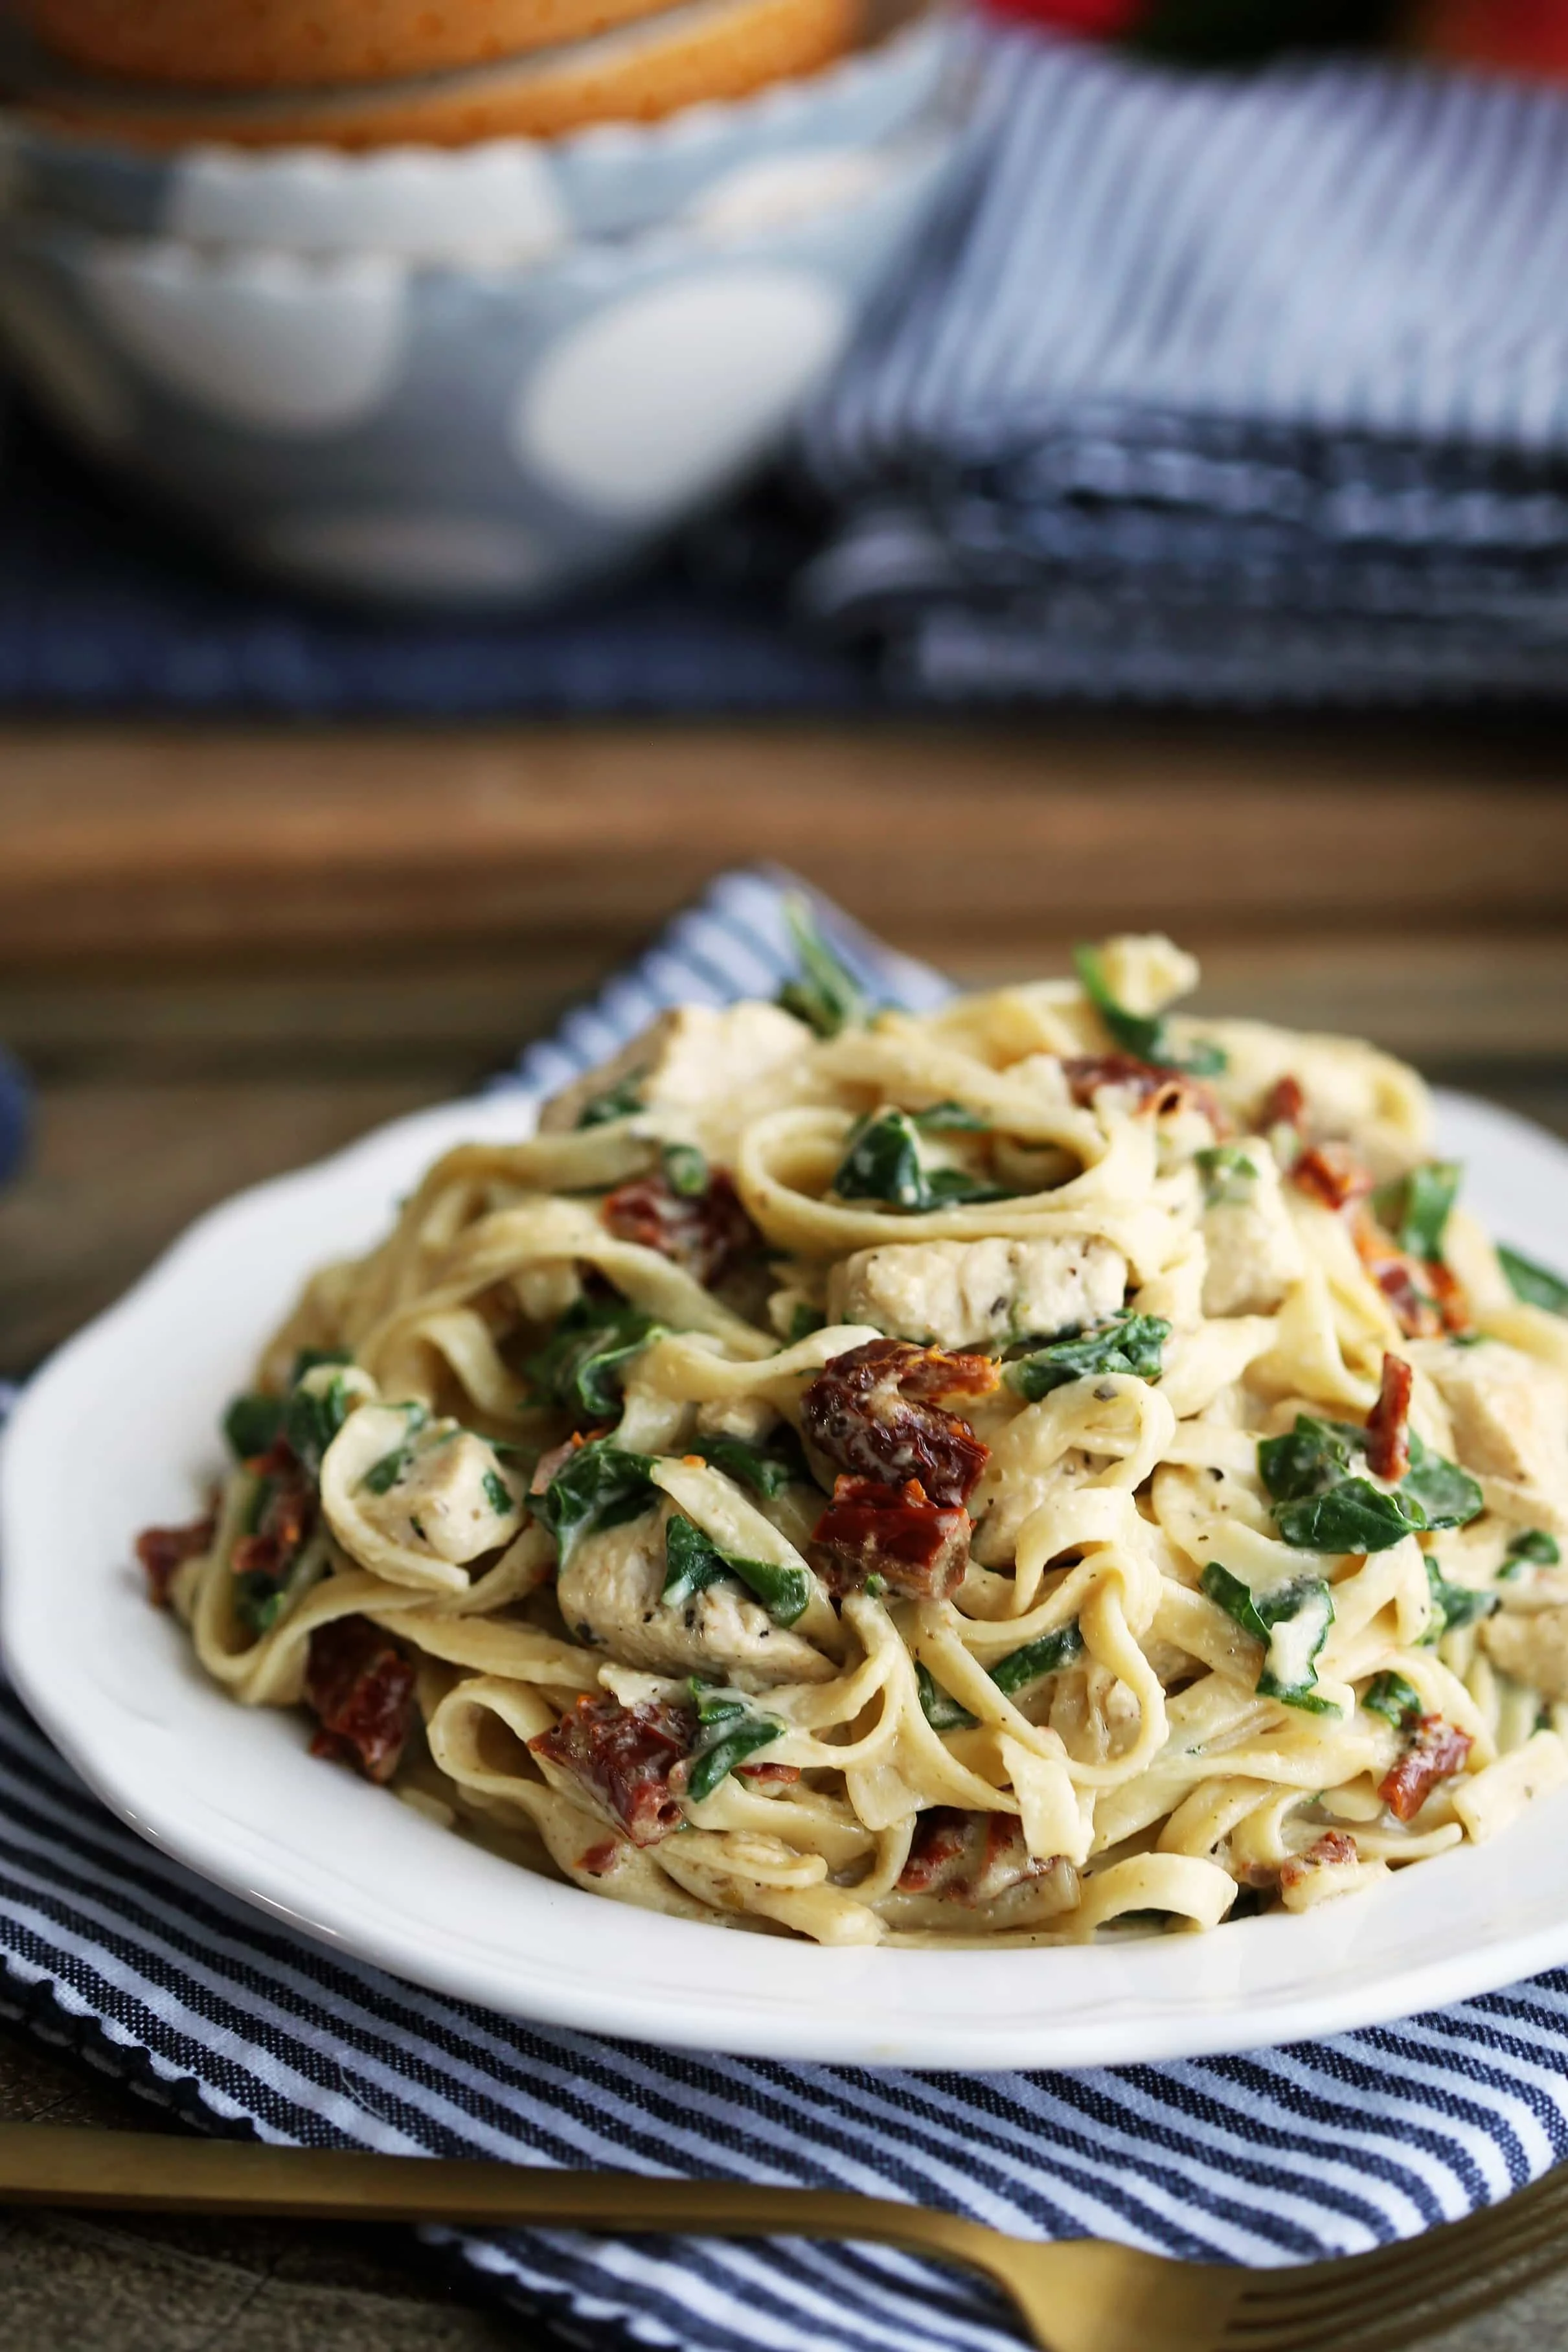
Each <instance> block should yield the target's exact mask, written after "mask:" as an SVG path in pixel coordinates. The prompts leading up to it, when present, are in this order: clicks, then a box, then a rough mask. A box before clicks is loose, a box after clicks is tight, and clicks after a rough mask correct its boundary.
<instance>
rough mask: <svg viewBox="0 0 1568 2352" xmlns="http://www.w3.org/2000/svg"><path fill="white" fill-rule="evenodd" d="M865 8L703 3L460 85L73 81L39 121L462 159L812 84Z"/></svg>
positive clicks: (41, 99) (171, 143)
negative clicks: (148, 85) (176, 90)
mask: <svg viewBox="0 0 1568 2352" xmlns="http://www.w3.org/2000/svg"><path fill="white" fill-rule="evenodd" d="M861 30H862V0H695V5H688V6H685V7H682V8H678V9H674V10H671V11H669V12H668V13H666V14H664V15H662V16H658V17H656V18H651V19H649V20H648V21H646V22H645V23H643V24H640V25H632V26H623V27H622V28H621V29H620V30H618V31H616V32H613V33H609V34H605V35H603V36H601V37H599V38H598V39H595V40H591V41H581V42H575V43H572V44H570V45H568V46H565V47H559V48H556V49H553V50H549V51H547V52H544V53H536V54H534V55H532V56H525V57H523V58H514V59H510V60H508V61H507V63H505V64H502V65H497V66H491V67H487V68H481V69H477V70H474V71H470V72H467V73H461V74H444V75H436V76H431V77H427V78H424V79H419V80H414V81H405V82H396V83H391V84H383V85H380V86H376V85H364V86H359V87H356V88H354V89H343V90H340V91H335V92H332V93H325V92H311V93H308V94H304V93H298V92H296V93H291V94H288V95H287V96H283V95H279V96H276V97H270V98H259V99H253V100H232V99H230V100H225V99H222V98H214V97H204V96H203V95H201V94H198V93H195V92H190V93H182V94H181V95H180V96H178V97H176V96H175V95H173V94H172V93H171V94H169V95H167V96H161V95H154V94H153V93H152V92H147V91H143V90H140V89H137V90H131V89H126V90H125V91H123V93H122V92H121V91H119V90H116V89H113V88H112V87H111V86H110V85H107V84H104V83H89V82H85V81H83V82H77V81H74V80H72V79H70V78H69V77H68V76H62V77H61V78H60V79H59V81H58V82H57V83H55V84H52V85H45V86H42V87H39V88H37V89H34V90H33V92H32V93H31V94H30V95H29V96H28V97H27V98H26V100H25V101H24V104H23V110H24V111H25V112H26V115H27V116H28V118H29V119H30V120H32V121H37V122H40V123H43V124H46V125H48V126H51V127H57V128H66V129H69V130H72V131H86V132H89V133H92V134H94V135H97V136H99V137H102V138H106V139H112V140H115V141H117V142H120V143H122V144H126V145H131V146H141V147H150V148H169V147H179V146H184V145H187V144H190V143H192V142H202V141H212V140H216V141H221V142H227V143H229V144H233V145H239V146H246V147H279V146H295V145H300V144H307V145H310V144H321V145H329V146H337V147H344V148H373V147H388V146H401V145H408V144H413V145H426V146H443V147H457V146H465V145H468V144H470V143H472V142H475V141H477V140H484V139H505V138H550V137H554V136H556V135H558V134H559V133H562V132H566V131H577V130H580V129H582V128H584V127H585V126H586V125H588V124H590V123H596V122H612V121H653V120H655V119H656V118H658V117H659V116H661V115H665V114H673V113H674V112H675V110H677V109H678V108H681V107H684V106H691V105H695V104H697V103H699V102H701V101H702V100H711V99H737V98H744V97H746V96H747V95H748V94H749V93H750V92H751V91H753V90H756V89H762V88H763V87H764V86H765V85H767V84H768V83H769V82H774V81H779V80H782V79H786V78H788V77H790V76H796V75H801V74H810V73H814V72H817V71H819V70H820V69H821V68H823V67H825V66H828V65H831V63H832V61H833V60H834V58H838V57H841V55H842V54H843V53H844V52H845V51H846V50H847V49H849V48H851V47H852V46H853V45H854V43H855V42H856V40H857V39H858V37H860V33H861Z"/></svg>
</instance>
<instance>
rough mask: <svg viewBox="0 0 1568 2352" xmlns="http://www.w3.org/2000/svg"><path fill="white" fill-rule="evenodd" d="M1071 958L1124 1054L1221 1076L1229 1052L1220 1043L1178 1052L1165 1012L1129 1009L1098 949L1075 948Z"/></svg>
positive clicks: (1169, 1067) (1165, 1067) (1190, 1072)
mask: <svg viewBox="0 0 1568 2352" xmlns="http://www.w3.org/2000/svg"><path fill="white" fill-rule="evenodd" d="M1072 961H1073V962H1074V963H1075V964H1076V965H1077V967H1078V977H1079V979H1080V981H1081V982H1082V986H1083V993H1084V995H1085V996H1086V997H1087V998H1088V999H1089V1002H1090V1003H1091V1004H1092V1006H1093V1007H1094V1010H1095V1012H1096V1013H1098V1014H1099V1015H1100V1018H1101V1020H1102V1021H1103V1023H1104V1024H1105V1026H1106V1028H1107V1029H1108V1030H1109V1031H1110V1033H1111V1035H1112V1037H1113V1040H1114V1042H1115V1043H1116V1044H1117V1045H1120V1047H1121V1048H1122V1051H1123V1052H1124V1054H1131V1055H1134V1056H1135V1058H1136V1059H1137V1060H1138V1061H1140V1062H1152V1063H1153V1064H1154V1065H1155V1067H1156V1068H1159V1069H1163V1070H1183V1071H1185V1072H1186V1075H1187V1076H1189V1077H1194V1078H1212V1077H1218V1075H1219V1073H1220V1072H1221V1071H1222V1070H1223V1069H1225V1068H1227V1067H1228V1060H1227V1056H1226V1055H1225V1054H1224V1052H1223V1051H1222V1050H1221V1048H1220V1047H1219V1046H1218V1045H1207V1044H1202V1045H1195V1046H1194V1047H1193V1049H1192V1051H1191V1052H1190V1053H1189V1054H1188V1055H1186V1057H1185V1058H1184V1057H1183V1056H1182V1055H1179V1054H1177V1052H1176V1048H1175V1047H1174V1046H1173V1045H1172V1044H1171V1041H1170V1036H1169V1034H1168V1032H1167V1031H1166V1023H1165V1015H1164V1014H1163V1013H1130V1012H1129V1011H1128V1010H1127V1007H1126V1006H1125V1005H1124V1004H1123V1003H1119V1002H1118V1000H1117V999H1116V998H1115V997H1114V996H1113V994H1112V992H1111V987H1110V983H1109V982H1108V981H1107V980H1106V978H1105V972H1104V967H1103V965H1102V963H1101V961H1100V954H1099V950H1098V949H1096V948H1091V947H1077V948H1074V949H1073V950H1072Z"/></svg>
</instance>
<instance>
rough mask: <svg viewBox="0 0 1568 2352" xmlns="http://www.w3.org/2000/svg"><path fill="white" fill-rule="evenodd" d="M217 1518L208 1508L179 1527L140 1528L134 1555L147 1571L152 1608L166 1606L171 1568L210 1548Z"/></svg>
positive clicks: (174, 1568) (173, 1568) (215, 1530)
mask: <svg viewBox="0 0 1568 2352" xmlns="http://www.w3.org/2000/svg"><path fill="white" fill-rule="evenodd" d="M217 1524H218V1523H217V1520H216V1519H215V1518H214V1516H213V1514H212V1513H211V1512H210V1511H209V1512H208V1514H207V1516H206V1517H205V1518H204V1519H189V1520H187V1521H186V1523H185V1525H184V1526H183V1527H182V1528H142V1530H141V1534H140V1535H139V1536H138V1537H137V1538H136V1557H137V1559H139V1560H140V1561H141V1566H142V1567H143V1569H144V1570H146V1573H147V1591H148V1595H149V1597H150V1599H151V1600H152V1605H153V1607H154V1608H155V1609H166V1608H167V1607H168V1606H169V1587H170V1585H171V1584H172V1581H173V1577H174V1571H175V1570H176V1569H177V1568H183V1566H184V1564H185V1562H186V1561H187V1560H188V1559H195V1558H196V1556H197V1555H198V1553H200V1552H204V1551H210V1550H211V1549H212V1543H213V1538H214V1535H215V1534H216V1532H217Z"/></svg>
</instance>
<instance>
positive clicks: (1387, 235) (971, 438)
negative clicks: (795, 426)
mask: <svg viewBox="0 0 1568 2352" xmlns="http://www.w3.org/2000/svg"><path fill="white" fill-rule="evenodd" d="M971 67H972V70H973V72H974V73H975V75H976V76H977V81H978V97H977V113H976V121H975V126H974V131H973V136H972V139H971V142H970V148H969V152H968V157H967V165H966V168H965V170H964V172H963V173H962V175H961V176H960V178H959V180H958V182H957V183H956V186H955V188H954V191H953V193H952V196H951V199H950V201H949V203H948V205H947V209H946V214H945V215H944V217H943V219H942V221H941V223H940V224H939V226H938V227H937V229H936V231H935V232H934V233H932V234H930V235H928V236H927V237H926V238H925V241H924V243H923V246H922V249H921V254H920V257H919V258H918V261H917V263H916V264H915V281H914V283H913V286H911V285H910V284H909V283H907V282H906V283H905V284H904V285H903V286H901V287H900V288H899V289H896V299H892V298H890V299H889V300H888V301H887V302H886V303H885V304H884V305H883V309H882V310H881V312H880V314H879V315H878V316H877V317H876V318H874V319H873V320H872V321H870V322H869V323H868V327H867V331H866V332H865V334H864V335H863V336H862V339H861V341H860V343H859V344H858V346H857V348H856V349H855V351H854V352H852V355H851V358H850V360H849V362H847V363H846V365H845V367H844V368H843V369H842V370H841V373H840V374H839V376H838V378H837V380H836V381H835V383H834V384H833V386H832V387H831V390H830V392H829V393H828V394H827V395H826V396H825V397H824V398H823V400H822V401H821V403H820V404H819V405H818V406H817V408H816V410H815V412H814V413H813V414H812V415H811V416H810V419H809V420H808V425H807V454H808V463H809V467H810V471H811V473H812V475H813V477H814V478H815V480H816V482H817V484H818V486H819V487H820V488H821V489H822V490H824V491H825V492H826V493H827V495H828V497H829V498H830V499H831V501H832V503H833V506H834V508H835V510H836V511H837V513H838V515H839V518H840V519H839V523H838V527H837V529H836V530H835V532H834V534H833V536H832V538H831V542H830V544H829V545H828V547H827V548H826V550H825V551H823V552H822V553H821V556H820V557H819V558H818V559H817V560H816V562H814V563H813V564H812V565H811V566H810V570H809V571H808V572H807V574H806V575H805V578H804V580H803V582H802V584H801V594H802V598H803V601H804V604H805V606H806V608H807V610H808V611H810V613H811V614H814V615H815V616H816V617H817V618H818V619H819V620H820V621H826V622H828V623H830V624H831V625H834V626H836V627H837V628H839V629H840V630H841V631H843V632H846V633H851V634H869V635H876V636H880V637H881V638H882V639H883V641H884V643H885V644H886V645H887V646H889V647H890V649H891V652H892V656H893V661H892V674H893V676H894V678H895V679H896V680H897V681H898V682H899V683H901V684H904V685H905V686H913V687H915V688H918V689H920V690H923V691H924V692H925V693H927V694H934V695H936V696H937V697H939V698H959V697H986V696H1004V697H1005V696H1030V695H1034V696H1047V695H1049V696H1057V695H1061V694H1064V693H1065V694H1072V693H1078V694H1082V695H1086V696H1092V697H1110V696H1113V695H1115V696H1129V695H1130V696H1139V695H1142V696H1146V697H1159V698H1168V697H1170V696H1173V695H1174V696H1177V697H1182V696H1186V697H1190V698H1194V699H1214V698H1220V699H1228V698H1240V699H1260V698H1264V699H1266V698H1298V699H1317V698H1353V699H1363V698H1389V697H1395V698H1399V697H1406V696H1408V697H1416V696H1423V697H1430V696H1433V695H1442V694H1452V695H1470V694H1477V693H1482V694H1534V695H1561V694H1563V692H1564V691H1568V310H1565V309H1564V306H1563V300H1562V287H1563V272H1564V268H1568V96H1564V95H1563V93H1561V92H1558V91H1554V90H1548V89H1525V88H1522V87H1515V86H1513V85H1511V84H1509V83H1506V82H1501V81H1485V80H1480V79H1467V78H1465V77H1463V76H1460V75H1457V74H1450V73H1446V72H1439V71H1437V70H1433V69H1429V68H1419V67H1415V66H1409V65H1401V64H1390V63H1385V62H1374V61H1371V60H1366V59H1358V60H1354V61H1333V62H1328V63H1315V64H1301V63H1295V62H1290V61H1286V62H1283V63H1280V64H1276V65H1274V66H1271V67H1269V68H1265V69H1263V70H1260V71H1257V72H1254V73H1250V74H1245V75H1238V74H1229V73H1226V74H1220V73H1193V72H1182V71H1179V70H1176V69H1174V68H1164V67H1158V66H1155V65H1150V64H1145V63H1141V62H1137V61H1135V60H1134V59H1131V58H1127V57H1125V56H1119V55H1116V54H1113V53H1109V52H1104V51H1101V50H1097V49H1094V48H1092V47H1087V46H1085V45H1082V44H1076V43H1064V42H1059V41H1054V40H1051V39H1049V38H1046V37H1041V36H1040V35H1037V34H1035V33H1032V32H1030V31H1026V30H1008V31H986V32H977V34H976V35H975V37H974V41H973V48H972V56H971Z"/></svg>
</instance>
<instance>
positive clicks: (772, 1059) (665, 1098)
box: [539, 1003, 811, 1135]
mask: <svg viewBox="0 0 1568 2352" xmlns="http://www.w3.org/2000/svg"><path fill="white" fill-rule="evenodd" d="M810 1043H811V1033H810V1030H809V1029H808V1028H807V1027H806V1025H805V1024H804V1022H802V1021H797V1020H796V1019H795V1017H794V1015H793V1014H792V1013H785V1012H783V1011H781V1010H780V1008H779V1006H778V1005H777V1004H762V1003H742V1004H730V1005H727V1006H725V1007H724V1009H723V1010H722V1011H718V1010H716V1009H715V1008H714V1007H713V1006H712V1005H707V1004H685V1005H682V1006H681V1007H680V1009H679V1011H677V1012H673V1013H661V1014H660V1015H659V1018H658V1019H657V1020H656V1021H655V1022H654V1023H653V1025H652V1027H651V1028H648V1029H644V1030H643V1034H642V1035H641V1036H640V1037H634V1038H633V1039H632V1043H631V1044H630V1045H627V1046H625V1047H623V1049H622V1051H621V1052H620V1053H619V1054H617V1055H616V1056H615V1058H614V1060H613V1061H610V1062H604V1063H601V1065H600V1066H599V1068H598V1069H596V1070H591V1071H590V1072H589V1073H588V1076H586V1077H582V1078H578V1079H576V1080H575V1081H574V1082H573V1084H572V1085H570V1087H567V1088H566V1089H565V1090H564V1092H563V1093H561V1094H559V1095H557V1096H556V1097H555V1098H554V1100H553V1101H551V1102H548V1103H547V1104H546V1105H545V1107H544V1109H543V1110H542V1111H541V1112H540V1114H539V1130H540V1132H541V1134H545V1135H558V1134H560V1133H563V1132H564V1131H566V1130H567V1129H571V1128H574V1127H575V1126H576V1125H577V1123H578V1120H579V1119H580V1117H581V1115H582V1113H583V1111H584V1110H585V1109H586V1108H587V1106H588V1105H589V1104H590V1103H591V1102H593V1101H594V1100H596V1099H597V1097H599V1096H601V1095H603V1094H606V1093H609V1092H611V1091H612V1089H614V1088H616V1087H621V1086H622V1085H625V1086H627V1087H633V1086H634V1087H635V1091H636V1093H637V1095H638V1097H639V1098H640V1101H641V1104H642V1105H643V1108H647V1109H649V1110H676V1111H679V1110H688V1109H693V1108H697V1107H698V1106H700V1105H703V1104H709V1103H713V1102H715V1101H717V1100H719V1099H720V1098H722V1097H725V1096H726V1095H728V1094H730V1093H731V1092H733V1091H734V1090H735V1089H736V1088H737V1087H747V1086H749V1085H751V1084H752V1083H753V1082H754V1081H755V1080H756V1079H758V1078H759V1077H763V1076H766V1075H767V1073H768V1071H769V1070H772V1069H776V1068H777V1067H778V1066H779V1064H780V1063H782V1062H789V1061H793V1060H794V1058H795V1056H796V1055H798V1054H802V1053H804V1051H805V1049H806V1047H807V1046H808V1045H810Z"/></svg>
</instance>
